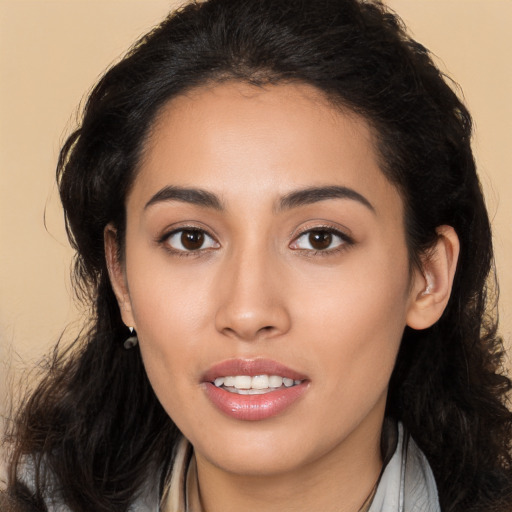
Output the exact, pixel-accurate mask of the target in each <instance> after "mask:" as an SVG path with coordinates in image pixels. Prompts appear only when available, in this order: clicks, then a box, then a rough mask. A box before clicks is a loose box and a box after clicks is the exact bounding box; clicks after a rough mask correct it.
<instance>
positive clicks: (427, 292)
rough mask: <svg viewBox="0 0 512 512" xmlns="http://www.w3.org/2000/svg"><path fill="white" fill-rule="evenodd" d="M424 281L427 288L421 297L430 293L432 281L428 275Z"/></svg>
mask: <svg viewBox="0 0 512 512" xmlns="http://www.w3.org/2000/svg"><path fill="white" fill-rule="evenodd" d="M425 279H426V280H427V287H426V288H425V289H424V290H423V292H422V293H421V295H429V294H430V293H431V292H432V288H433V286H432V280H431V277H430V275H429V274H427V275H426V276H425Z"/></svg>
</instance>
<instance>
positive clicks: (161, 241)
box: [157, 226, 220, 258]
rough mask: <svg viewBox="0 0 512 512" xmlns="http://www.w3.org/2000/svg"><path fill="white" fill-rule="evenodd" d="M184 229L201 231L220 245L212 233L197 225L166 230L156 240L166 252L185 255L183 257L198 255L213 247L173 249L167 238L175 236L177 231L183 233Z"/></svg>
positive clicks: (179, 255) (180, 255)
mask: <svg viewBox="0 0 512 512" xmlns="http://www.w3.org/2000/svg"><path fill="white" fill-rule="evenodd" d="M184 231H189V232H196V233H202V234H203V235H205V236H206V237H208V238H210V239H211V240H213V241H214V243H216V244H217V245H219V246H220V244H219V242H218V241H217V240H216V238H215V237H214V236H212V235H210V233H208V231H207V230H205V229H204V228H200V227H198V226H180V227H179V228H177V229H173V230H172V231H168V232H166V233H165V234H164V235H163V236H161V237H160V238H159V239H158V240H157V242H158V243H159V244H160V245H162V246H163V247H164V249H165V250H166V251H168V252H170V253H171V254H172V255H173V256H178V257H185V258H187V257H188V258H190V257H198V256H201V255H204V254H205V252H210V249H214V248H212V247H207V248H205V249H201V248H200V249H196V250H182V249H175V248H174V247H172V246H171V245H170V244H169V243H168V241H169V239H170V238H171V237H172V236H175V235H177V234H179V233H183V232H184Z"/></svg>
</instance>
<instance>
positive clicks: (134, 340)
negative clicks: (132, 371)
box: [123, 327, 139, 350]
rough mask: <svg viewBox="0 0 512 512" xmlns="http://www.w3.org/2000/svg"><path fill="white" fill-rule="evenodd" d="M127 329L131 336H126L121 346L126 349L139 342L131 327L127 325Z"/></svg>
mask: <svg viewBox="0 0 512 512" xmlns="http://www.w3.org/2000/svg"><path fill="white" fill-rule="evenodd" d="M128 329H130V334H131V336H130V337H129V338H126V340H125V342H124V343H123V346H124V348H125V349H126V350H130V349H131V348H133V347H135V346H136V345H137V343H138V342H139V339H138V338H137V334H136V333H135V334H134V333H133V327H128Z"/></svg>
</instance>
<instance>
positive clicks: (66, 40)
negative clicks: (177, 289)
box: [0, 0, 512, 399]
mask: <svg viewBox="0 0 512 512" xmlns="http://www.w3.org/2000/svg"><path fill="white" fill-rule="evenodd" d="M176 3H177V2H170V1H163V0H158V1H157V0H139V1H135V0H131V1H130V0H60V1H58V0H54V1H50V0H40V1H24V0H12V1H7V0H0V374H1V373H4V377H5V375H6V374H7V370H8V369H10V370H11V371H12V370H13V369H14V370H19V369H22V368H27V367H31V366H34V364H35V362H36V361H37V360H38V359H39V358H40V357H41V356H42V354H43V353H44V352H45V351H46V350H47V349H48V348H49V347H50V346H51V345H52V344H53V343H54V342H55V341H56V340H57V339H58V337H59V335H60V334H61V332H62V331H63V329H64V327H65V326H66V325H68V324H69V323H70V322H71V321H73V320H74V319H76V318H78V315H77V312H76V310H75V309H74V307H73V306H72V300H71V291H70V286H69V279H68V274H69V264H70V258H71V252H70V250H69V248H68V246H67V240H66V236H65V234H64V230H63V222H62V213H61V210H60V206H59V202H58V199H57V194H56V189H55V186H54V167H55V163H56V159H57V154H58V149H59V146H60V145H61V143H62V142H63V140H64V138H65V135H66V134H67V133H69V131H70V129H71V128H72V127H73V125H74V112H75V111H76V107H77V106H78V104H79V102H80V100H81V98H82V96H83V94H84V93H85V92H86V91H87V90H88V89H89V88H90V87H91V86H92V85H93V84H94V82H95V81H96V80H97V78H98V77H99V76H100V74H101V73H102V71H103V70H104V69H105V68H106V67H107V66H108V65H109V64H111V63H112V62H113V61H115V60H116V59H117V58H118V57H119V56H120V55H122V53H123V52H124V51H125V50H126V49H127V47H128V46H129V45H130V44H131V43H132V42H133V41H134V40H135V38H137V37H138V36H139V35H141V34H143V33H144V32H145V31H146V30H147V29H148V28H150V27H151V26H152V25H153V24H155V23H156V22H158V21H159V20H160V19H161V18H162V17H163V16H164V15H165V14H166V12H167V11H168V9H169V7H170V6H171V5H175V4H176ZM388 3H389V4H390V5H391V6H392V7H394V8H395V9H396V10H397V11H398V12H399V13H400V14H402V16H403V18H404V19H405V20H406V22H407V23H408V25H409V27H410V29H411V30H412V32H413V33H414V34H415V36H416V37H417V38H418V39H419V40H420V41H421V42H422V43H423V44H425V45H426V46H427V47H429V48H430V49H431V50H432V51H433V52H434V53H435V54H436V55H438V56H439V57H440V58H441V59H442V60H440V61H439V62H440V65H441V66H442V68H443V69H445V70H447V71H448V72H449V74H450V75H452V76H453V77H454V78H455V79H456V80H457V81H458V82H459V83H460V84H461V85H462V86H463V89H464V92H465V98H466V101H467V103H468V105H469V107H470V110H471V111H472V112H473V114H474V117H475V121H476V138H475V149H476V155H477V160H478V163H479V170H480V174H481V179H482V182H483V186H484V189H485V192H486V196H487V200H488V204H489V209H490V213H491V217H492V219H493V224H494V226H495V244H496V258H497V262H498V268H499V275H500V282H501V289H502V299H503V300H502V306H501V319H502V332H503V334H504V335H505V337H506V338H508V339H509V340H510V339H511V338H512V266H511V265H510V264H509V263H508V259H509V258H510V256H511V255H512V222H511V221H512V200H511V196H512V172H511V164H512V151H511V145H512V140H511V136H512V101H511V100H510V94H511V92H512V66H511V48H512V36H511V34H512V32H511V31H510V26H511V24H512V2H511V1H510V0H389V2H388ZM45 216H46V229H45V225H44V218H45ZM507 256H508V258H507ZM75 325H76V323H75ZM4 382H5V378H0V399H1V398H2V396H5V394H6V391H5V389H6V388H5V386H4Z"/></svg>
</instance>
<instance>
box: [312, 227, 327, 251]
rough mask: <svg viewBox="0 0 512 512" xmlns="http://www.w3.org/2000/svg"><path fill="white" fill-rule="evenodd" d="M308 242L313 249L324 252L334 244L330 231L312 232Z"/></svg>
mask: <svg viewBox="0 0 512 512" xmlns="http://www.w3.org/2000/svg"><path fill="white" fill-rule="evenodd" d="M308 241H309V244H310V245H311V247H312V248H313V249H316V250H317V251H322V250H325V249H327V248H329V246H330V245H331V244H332V233H329V232H328V231H310V233H309V235H308Z"/></svg>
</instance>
